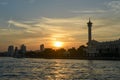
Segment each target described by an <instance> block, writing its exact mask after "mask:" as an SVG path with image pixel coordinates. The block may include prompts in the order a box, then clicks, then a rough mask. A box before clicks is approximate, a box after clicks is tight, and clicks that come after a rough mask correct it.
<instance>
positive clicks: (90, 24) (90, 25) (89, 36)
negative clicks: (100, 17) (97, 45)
mask: <svg viewBox="0 0 120 80" xmlns="http://www.w3.org/2000/svg"><path fill="white" fill-rule="evenodd" d="M87 25H88V43H90V42H91V40H92V22H91V21H90V18H89V22H88V23H87Z"/></svg>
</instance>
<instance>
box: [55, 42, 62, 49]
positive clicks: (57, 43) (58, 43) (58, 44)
mask: <svg viewBox="0 0 120 80" xmlns="http://www.w3.org/2000/svg"><path fill="white" fill-rule="evenodd" d="M54 46H55V47H58V48H60V47H62V46H63V42H61V41H56V42H54Z"/></svg>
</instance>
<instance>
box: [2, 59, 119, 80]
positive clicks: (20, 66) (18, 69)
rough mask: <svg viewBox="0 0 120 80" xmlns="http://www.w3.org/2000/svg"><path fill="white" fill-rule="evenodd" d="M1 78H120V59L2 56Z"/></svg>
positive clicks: (18, 79)
mask: <svg viewBox="0 0 120 80" xmlns="http://www.w3.org/2000/svg"><path fill="white" fill-rule="evenodd" d="M0 63H1V64H0V80H119V79H120V61H94V60H93V61H88V60H64V59H14V58H0Z"/></svg>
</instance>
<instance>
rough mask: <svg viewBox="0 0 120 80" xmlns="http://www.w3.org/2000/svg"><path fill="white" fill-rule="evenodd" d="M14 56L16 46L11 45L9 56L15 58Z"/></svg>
mask: <svg viewBox="0 0 120 80" xmlns="http://www.w3.org/2000/svg"><path fill="white" fill-rule="evenodd" d="M13 55H14V46H13V45H10V46H8V53H7V56H13Z"/></svg>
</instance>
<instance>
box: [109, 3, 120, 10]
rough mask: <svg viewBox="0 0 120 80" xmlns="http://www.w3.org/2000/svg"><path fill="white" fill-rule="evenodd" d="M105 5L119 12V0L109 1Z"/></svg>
mask: <svg viewBox="0 0 120 80" xmlns="http://www.w3.org/2000/svg"><path fill="white" fill-rule="evenodd" d="M107 6H108V7H109V8H111V9H112V10H114V11H116V12H120V1H111V2H109V3H108V4H107Z"/></svg>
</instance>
